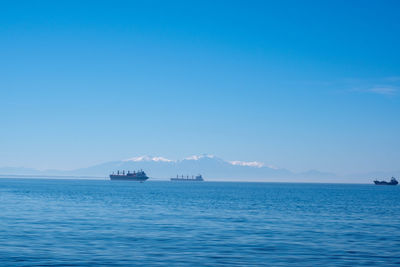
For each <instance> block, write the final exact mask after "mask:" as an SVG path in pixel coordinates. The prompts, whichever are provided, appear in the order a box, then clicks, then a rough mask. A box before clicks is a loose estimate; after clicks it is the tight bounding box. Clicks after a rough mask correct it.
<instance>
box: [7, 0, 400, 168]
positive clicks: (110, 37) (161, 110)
mask: <svg viewBox="0 0 400 267" xmlns="http://www.w3.org/2000/svg"><path fill="white" fill-rule="evenodd" d="M399 14H400V2H399V1H337V0H335V1H275V2H272V1H204V0H203V1H85V2H83V1H65V2H62V1H26V2H24V1H2V2H1V4H0V127H1V130H0V167H2V166H24V167H35V168H57V169H71V168H78V167H85V166H88V165H92V164H95V163H100V162H105V161H110V160H119V159H125V158H130V157H133V156H137V155H143V154H147V155H153V156H164V157H167V158H172V159H180V158H183V157H186V156H189V155H193V154H200V153H208V154H214V155H217V156H219V157H221V158H224V159H226V160H244V161H255V160H256V161H261V162H265V163H267V164H271V165H274V166H277V167H281V168H287V169H290V170H292V171H305V170H309V169H318V170H321V171H332V172H336V173H339V174H340V173H352V172H366V171H373V170H381V171H391V170H398V169H400V16H399Z"/></svg>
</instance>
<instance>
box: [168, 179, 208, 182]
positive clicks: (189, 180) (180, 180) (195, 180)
mask: <svg viewBox="0 0 400 267" xmlns="http://www.w3.org/2000/svg"><path fill="white" fill-rule="evenodd" d="M171 181H176V182H203V181H204V180H198V179H180V178H171Z"/></svg>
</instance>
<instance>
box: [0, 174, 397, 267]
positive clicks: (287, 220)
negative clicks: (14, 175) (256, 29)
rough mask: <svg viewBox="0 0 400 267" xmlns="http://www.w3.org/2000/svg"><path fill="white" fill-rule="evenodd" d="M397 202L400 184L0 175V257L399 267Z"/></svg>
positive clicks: (18, 261) (48, 261) (34, 262)
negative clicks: (140, 179)
mask: <svg viewBox="0 0 400 267" xmlns="http://www.w3.org/2000/svg"><path fill="white" fill-rule="evenodd" d="M399 203H400V187H399V186H374V185H339V184H338V185H336V184H283V183H282V184H281V183H228V182H226V183H222V182H221V183H220V182H198V183H195V182H193V183H191V182H152V181H148V182H145V183H138V182H123V181H108V180H104V181H102V180H50V179H48V180H46V179H0V263H1V265H2V266H8V265H9V266H43V265H51V266H110V265H113V266H128V265H129V266H131V265H195V266H219V265H228V266H232V265H241V266H260V265H267V266H291V265H292V266H320V265H323V264H325V265H328V266H349V265H357V266H360V265H365V266H367V265H375V266H396V265H397V266H398V265H400V207H399Z"/></svg>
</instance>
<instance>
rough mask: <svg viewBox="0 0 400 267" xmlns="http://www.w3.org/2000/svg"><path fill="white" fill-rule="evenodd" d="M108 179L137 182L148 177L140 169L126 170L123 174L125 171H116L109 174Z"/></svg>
mask: <svg viewBox="0 0 400 267" xmlns="http://www.w3.org/2000/svg"><path fill="white" fill-rule="evenodd" d="M110 179H111V180H122V181H138V182H144V181H146V180H147V179H149V177H148V176H147V175H146V173H145V172H144V171H142V170H140V171H137V172H135V171H133V172H130V171H128V172H127V173H126V174H125V171H122V172H120V171H117V174H114V173H112V174H110Z"/></svg>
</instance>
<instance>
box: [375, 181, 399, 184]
mask: <svg viewBox="0 0 400 267" xmlns="http://www.w3.org/2000/svg"><path fill="white" fill-rule="evenodd" d="M374 183H375V184H376V185H397V184H398V183H392V182H385V181H382V182H380V181H374Z"/></svg>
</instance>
